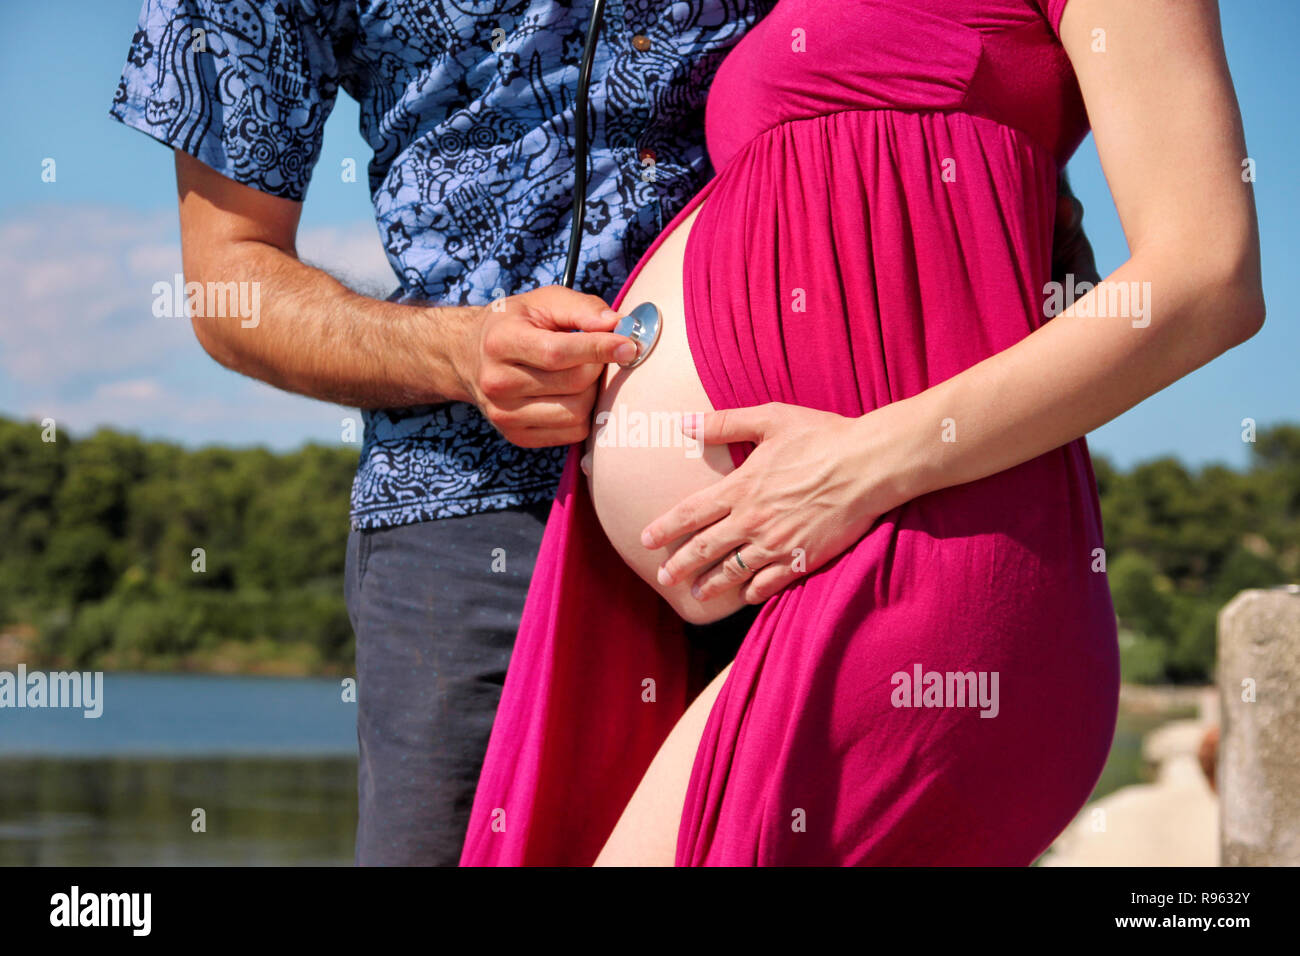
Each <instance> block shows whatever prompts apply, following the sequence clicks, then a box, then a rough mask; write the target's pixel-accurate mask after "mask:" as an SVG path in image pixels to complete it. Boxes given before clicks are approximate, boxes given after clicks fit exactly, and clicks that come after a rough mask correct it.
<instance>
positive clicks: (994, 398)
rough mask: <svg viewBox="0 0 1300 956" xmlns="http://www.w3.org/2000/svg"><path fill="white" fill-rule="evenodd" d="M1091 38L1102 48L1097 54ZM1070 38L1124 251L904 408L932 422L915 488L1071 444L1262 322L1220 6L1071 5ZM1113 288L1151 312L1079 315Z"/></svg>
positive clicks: (1189, 2)
mask: <svg viewBox="0 0 1300 956" xmlns="http://www.w3.org/2000/svg"><path fill="white" fill-rule="evenodd" d="M1096 29H1101V30H1104V31H1105V37H1106V52H1092V43H1093V35H1092V34H1093V31H1094V30H1096ZM1061 38H1062V41H1063V42H1064V44H1065V48H1066V51H1067V52H1068V53H1069V55H1070V60H1071V62H1072V63H1073V64H1074V69H1075V73H1076V74H1077V75H1078V77H1079V85H1080V87H1081V88H1082V90H1083V94H1084V99H1085V102H1086V103H1087V106H1088V115H1089V117H1090V118H1091V120H1092V128H1093V136H1094V137H1095V139H1096V142H1097V152H1098V155H1099V156H1100V157H1101V163H1102V169H1103V171H1104V172H1105V173H1106V179H1107V182H1108V183H1109V184H1110V188H1111V193H1112V195H1113V196H1114V197H1115V206H1116V209H1117V210H1118V212H1119V217H1120V222H1121V224H1122V225H1123V227H1124V235H1125V237H1126V238H1127V239H1128V244H1129V250H1130V256H1129V259H1128V261H1127V262H1125V263H1124V264H1123V265H1122V266H1120V268H1119V269H1117V270H1116V271H1115V272H1114V273H1112V274H1111V275H1110V276H1108V277H1107V279H1106V280H1105V284H1103V285H1102V286H1099V287H1098V288H1097V289H1095V290H1093V291H1092V292H1090V293H1089V294H1088V295H1087V296H1084V297H1083V298H1082V299H1080V300H1079V301H1078V302H1076V303H1075V305H1074V306H1072V307H1071V308H1069V309H1067V310H1066V311H1064V312H1063V313H1062V314H1061V315H1059V316H1058V317H1056V318H1055V319H1053V320H1052V321H1051V322H1048V323H1047V324H1046V325H1044V326H1043V327H1042V328H1041V329H1039V330H1038V331H1036V332H1035V333H1034V334H1033V335H1030V336H1028V337H1026V338H1025V339H1024V340H1023V341H1021V342H1019V343H1017V344H1016V345H1015V346H1013V347H1011V348H1009V349H1007V350H1006V351H1004V352H1001V353H999V354H997V355H994V356H992V357H991V358H989V359H987V360H985V361H984V362H981V363H980V364H979V365H976V366H974V367H972V368H970V369H968V370H967V371H965V372H963V373H962V374H960V375H956V376H954V377H953V378H951V379H949V380H948V381H946V382H943V383H941V384H940V385H937V386H935V387H934V388H931V389H928V390H927V391H925V392H923V393H921V394H920V395H917V396H915V397H914V398H912V399H909V400H908V401H909V402H910V403H911V404H913V405H914V408H912V409H911V410H910V414H911V415H913V416H915V418H916V420H918V421H926V420H932V421H933V422H934V423H935V425H934V427H933V428H932V429H931V431H932V433H933V434H932V435H930V436H920V435H918V436H915V438H916V439H918V440H914V441H913V442H912V443H911V446H912V448H911V450H912V455H910V456H909V458H911V459H912V460H913V461H914V463H915V464H916V465H917V466H918V467H917V469H916V473H915V475H914V478H915V480H916V481H917V482H918V483H917V485H916V486H915V488H916V490H917V492H918V493H924V492H926V491H931V490H934V489H937V488H944V487H947V486H949V485H956V484H961V483H963V482H967V481H972V480H974V479H976V478H982V477H984V476H985V475H990V474H993V473H995V472H998V471H1001V470H1003V469H1004V468H1009V467H1011V466H1013V465H1016V464H1019V463H1020V462H1023V461H1027V460H1028V459H1030V458H1033V457H1035V456H1037V455H1040V454H1042V453H1043V452H1046V451H1049V450H1050V449H1052V448H1056V447H1058V446H1060V445H1063V444H1065V443H1066V442H1069V441H1072V440H1074V439H1075V438H1078V437H1079V436H1080V435H1083V434H1086V433H1087V432H1089V431H1091V430H1093V429H1094V428H1097V427H1098V426H1100V425H1102V424H1104V423H1106V422H1108V421H1110V420H1111V419H1113V418H1115V417H1116V416H1117V415H1119V414H1120V413H1121V412H1124V411H1126V410H1127V409H1129V408H1131V407H1133V406H1134V405H1136V404H1137V403H1138V402H1140V401H1142V400H1143V399H1145V398H1148V397H1149V396H1151V395H1153V394H1155V393H1156V392H1158V391H1160V390H1161V389H1162V388H1164V387H1166V386H1167V385H1170V384H1171V383H1173V382H1175V381H1177V380H1178V379H1180V378H1182V377H1183V376H1184V375H1186V374H1188V373H1189V372H1191V371H1193V370H1194V369H1197V368H1199V367H1200V366H1202V365H1204V364H1205V363H1206V362H1208V361H1210V360H1211V359H1213V358H1215V357H1216V356H1218V355H1220V354H1221V353H1223V352H1225V351H1227V350H1228V349H1230V348H1232V347H1233V346H1234V345H1239V344H1240V343H1242V342H1244V341H1245V340H1246V339H1248V338H1250V337H1251V336H1252V335H1254V334H1255V333H1256V332H1257V331H1258V330H1259V328H1260V325H1261V324H1262V323H1263V321H1264V297H1263V289H1262V286H1261V282H1260V265H1259V235H1258V228H1257V224H1256V220H1255V204H1254V197H1253V194H1252V186H1251V185H1250V184H1249V183H1248V182H1244V181H1243V176H1242V163H1243V162H1244V161H1245V159H1246V156H1247V154H1246V144H1245V140H1244V138H1243V136H1242V129H1241V116H1240V113H1239V112H1238V109H1237V102H1236V98H1235V96H1234V94H1233V89H1232V80H1231V78H1230V77H1229V75H1228V64H1227V61H1226V59H1225V57H1224V52H1223V42H1222V39H1221V36H1220V32H1219V19H1218V11H1217V8H1216V5H1215V3H1213V2H1212V0H1143V2H1142V3H1132V2H1130V0H1073V2H1071V3H1070V4H1069V6H1067V7H1066V10H1065V15H1064V17H1063V18H1062V21H1061ZM1115 283H1128V284H1129V287H1130V290H1132V289H1138V290H1143V289H1147V288H1149V289H1150V295H1149V300H1150V301H1148V302H1144V303H1143V306H1144V307H1145V315H1140V316H1136V317H1135V314H1134V313H1136V311H1137V310H1134V309H1132V308H1130V310H1129V312H1130V314H1128V315H1121V316H1116V317H1110V318H1088V317H1086V316H1088V315H1089V314H1101V313H1102V312H1103V311H1108V309H1107V310H1103V309H1100V308H1098V305H1099V303H1098V302H1097V301H1096V300H1098V299H1100V298H1107V301H1108V303H1109V298H1108V297H1109V294H1110V292H1111V289H1110V288H1108V286H1111V287H1113V288H1117V287H1114V286H1113V284H1115ZM1090 300H1091V301H1090ZM1080 313H1082V314H1080ZM944 418H952V419H953V420H954V421H955V422H956V433H957V437H958V440H957V441H956V442H941V441H939V440H938V435H939V428H938V422H939V421H940V420H941V419H944ZM927 437H928V438H929V439H930V440H926V439H927Z"/></svg>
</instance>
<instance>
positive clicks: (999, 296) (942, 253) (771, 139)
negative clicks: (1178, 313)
mask: <svg viewBox="0 0 1300 956" xmlns="http://www.w3.org/2000/svg"><path fill="white" fill-rule="evenodd" d="M1064 5H1065V4H1064V2H1063V0H890V2H885V0H856V2H842V3H825V2H818V0H781V2H780V3H778V4H777V6H776V7H775V9H774V10H773V11H772V13H771V14H769V15H768V17H767V18H766V19H765V20H764V21H763V22H762V23H760V24H759V25H758V27H756V28H755V29H754V30H753V31H752V32H751V33H750V34H749V35H748V36H747V37H746V38H745V39H744V40H743V41H741V43H740V44H739V45H738V46H737V47H736V48H735V49H734V50H733V51H732V53H731V54H730V55H729V56H728V58H727V59H726V60H725V61H724V63H723V64H722V67H721V68H720V70H719V72H718V74H717V77H716V79H715V81H714V84H713V87H712V90H711V92H710V95H709V102H708V109H707V127H706V128H707V135H708V141H709V150H710V155H711V158H712V160H713V163H714V165H715V167H716V168H717V169H718V170H719V173H718V175H717V176H716V177H715V178H714V179H713V180H712V181H711V182H710V184H709V186H708V187H707V188H706V189H705V190H704V192H703V193H701V195H700V196H698V197H696V199H695V200H694V201H693V202H692V204H691V206H690V207H688V209H687V210H685V211H683V213H681V215H679V217H678V220H680V219H681V218H683V217H684V216H686V215H688V214H689V212H690V211H691V209H693V208H694V207H695V206H697V205H700V204H701V203H702V204H703V208H702V210H701V212H700V215H699V217H698V219H697V220H696V222H695V224H694V227H693V228H692V231H691V234H690V237H689V240H688V243H687V248H686V261H685V265H684V271H683V281H684V283H685V293H686V307H687V315H686V321H687V330H688V335H689V339H690V345H691V352H692V355H693V356H694V359H695V362H696V367H697V370H698V372H699V374H700V377H701V380H702V381H703V383H704V386H705V389H706V390H707V392H708V394H709V397H710V399H711V400H712V402H713V405H714V407H716V408H735V407H743V406H750V405H757V404H761V403H764V402H770V401H777V402H788V403H792V404H799V405H804V406H808V407H813V408H819V409H824V410H828V411H833V412H837V413H839V414H843V415H854V416H857V415H863V414H866V413H867V412H870V411H871V410H872V409H875V408H879V407H881V406H883V405H886V404H889V403H891V402H895V401H899V400H901V399H904V398H907V397H909V396H911V395H915V394H917V393H919V392H922V391H924V390H926V389H927V388H929V387H931V386H933V385H935V384H938V383H939V382H942V381H944V380H945V379H947V378H950V377H952V376H953V375H956V374H958V373H959V372H961V371H963V370H965V369H966V368H969V367H970V366H972V365H975V364H977V363H978V362H980V361H982V360H983V359H985V358H987V357H989V356H991V355H993V354H995V353H997V352H1000V351H1002V350H1004V349H1006V348H1008V347H1009V346H1011V345H1013V344H1015V343H1016V342H1017V341H1019V340H1021V339H1023V338H1024V337H1025V336H1027V335H1029V334H1030V333H1031V332H1033V331H1034V329H1036V328H1037V327H1038V326H1040V325H1041V324H1042V323H1043V322H1045V321H1047V319H1046V318H1045V316H1044V287H1045V284H1046V283H1047V282H1048V281H1049V280H1050V278H1051V276H1050V266H1051V237H1052V229H1053V220H1054V214H1055V206H1056V203H1055V200H1056V181H1057V174H1058V169H1059V168H1060V166H1061V165H1062V164H1063V163H1064V162H1065V161H1066V159H1068V158H1069V156H1070V154H1071V153H1072V152H1073V151H1074V149H1075V148H1076V147H1077V145H1078V143H1079V142H1080V141H1081V139H1082V137H1083V136H1084V134H1085V132H1086V128H1087V120H1086V116H1085V114H1084V111H1083V106H1082V102H1081V99H1080V96H1079V92H1078V87H1077V85H1076V82H1075V80H1074V76H1073V73H1072V72H1071V70H1070V67H1069V61H1068V59H1067V58H1066V56H1065V53H1064V51H1063V49H1062V48H1061V46H1060V42H1059V40H1058V38H1057V35H1056V31H1057V29H1059V22H1060V17H1061V15H1062V11H1063V9H1064ZM671 229H672V226H670V227H669V229H668V230H666V232H665V235H666V234H667V233H668V232H670V231H671ZM657 245H658V244H657V243H656V246H657ZM653 252H654V249H651V250H650V252H648V253H647V258H648V257H649V256H650V255H653ZM643 261H645V260H644V259H643ZM977 411H978V410H977V409H962V408H954V409H952V411H951V417H950V419H947V420H945V421H942V422H939V421H936V422H934V423H926V427H931V425H932V427H933V429H934V436H935V440H936V441H941V440H956V441H961V440H962V438H963V435H964V434H967V433H970V432H973V431H974V430H975V429H977V428H978V427H979V423H978V421H977V420H975V419H974V417H973V416H974V415H975V414H976V413H977ZM744 453H745V450H744V449H740V448H733V454H734V456H735V457H736V459H737V461H738V462H739V461H741V460H743V456H744ZM577 459H578V453H577V451H576V450H575V451H574V452H573V453H571V454H570V457H569V462H568V466H567V468H566V469H565V473H564V477H563V479H562V482H561V486H560V490H559V493H558V495H557V498H556V502H555V504H554V506H553V509H552V513H551V517H550V522H549V524H548V526H547V529H546V533H545V536H544V539H543V542H542V548H541V552H540V554H539V557H538V562H537V571H536V575H535V577H534V580H533V582H532V586H531V588H530V591H529V595H528V602H527V606H526V608H525V611H524V616H523V621H522V624H521V626H520V631H519V637H518V641H517V644H516V648H515V652H514V657H513V659H512V661H511V664H510V671H509V674H508V676H507V680H506V685H505V689H504V693H503V697H502V702H501V707H500V710H499V712H498V717H497V721H496V724H495V726H494V728H493V732H492V739H491V744H490V746H489V750H488V755H487V760H486V763H485V766H484V770H483V775H482V778H481V779H480V782H479V788H478V793H477V796H476V799H475V804H474V811H473V815H472V818H471V821H470V827H469V832H468V834H467V839H466V845H465V851H464V855H463V857H462V864H465V865H532V864H541V865H588V864H590V863H591V862H592V861H593V860H594V859H595V857H596V854H597V853H598V852H599V850H600V848H601V846H602V845H603V844H604V841H605V839H606V838H607V836H608V835H609V832H610V831H611V830H612V828H613V826H614V824H615V823H616V822H617V820H618V817H619V815H620V814H621V812H622V810H623V807H624V806H625V805H626V803H627V801H628V799H629V798H630V797H631V794H632V792H633V790H634V789H635V787H636V785H637V783H638V782H639V780H640V778H641V776H642V774H643V773H644V771H645V769H646V767H647V766H648V765H649V763H650V760H651V759H652V758H653V756H654V754H655V752H656V751H657V749H658V747H659V745H660V743H661V742H662V740H663V739H664V737H666V736H667V734H668V732H669V730H671V728H672V726H673V725H674V724H675V723H676V721H677V719H678V718H679V717H680V716H681V714H682V713H683V712H684V710H685V708H686V706H687V705H688V704H689V702H690V700H691V699H692V698H693V697H694V696H695V695H696V694H698V693H699V691H700V690H702V689H703V683H704V674H703V673H702V672H701V670H700V667H699V662H698V661H697V660H696V659H695V657H694V655H695V653H696V652H695V651H693V649H692V647H691V645H690V644H689V643H688V642H687V641H686V639H685V636H684V633H683V629H682V625H681V624H680V622H679V621H678V619H677V618H676V615H675V614H674V613H673V611H672V610H671V608H670V607H669V606H668V605H667V604H666V603H665V602H663V601H662V600H661V599H660V598H659V597H658V595H657V594H656V593H655V592H654V591H653V589H651V588H650V587H649V586H647V585H645V584H644V583H643V582H642V581H641V580H640V579H639V578H638V577H636V575H635V574H633V572H632V571H630V570H629V569H628V568H627V567H626V566H625V565H624V564H623V563H622V562H621V560H620V559H619V557H618V555H617V553H616V552H615V551H614V550H613V548H612V547H611V546H610V545H609V543H608V542H607V541H606V540H605V538H604V535H603V533H602V531H601V528H600V525H599V523H598V521H597V519H596V516H595V513H594V511H593V509H592V505H591V500H590V496H589V495H588V494H587V489H586V483H585V480H584V479H583V476H582V474H581V472H580V471H579V469H578V464H577ZM1102 547H1103V544H1102V529H1101V518H1100V510H1099V504H1098V499H1097V491H1096V486H1095V481H1094V477H1093V473H1092V467H1091V464H1090V461H1089V458H1088V451H1087V446H1086V443H1085V441H1084V440H1083V439H1080V440H1078V441H1075V442H1071V443H1070V444H1068V445H1065V446H1063V447H1061V448H1058V449H1055V450H1053V451H1051V452H1048V453H1047V454H1044V455H1042V456H1040V457H1038V458H1035V459H1033V460H1031V461H1028V462H1025V463H1024V464H1021V465H1019V466H1016V467H1014V468H1011V469H1008V470H1006V471H1003V472H1001V473H999V474H996V475H992V476H989V477H987V478H984V479H981V480H979V481H975V482H971V483H968V484H965V485H960V486H956V487H952V488H947V489H944V490H942V491H938V492H934V493H932V494H928V495H925V496H923V497H921V498H917V499H915V500H913V501H910V502H908V503H906V504H904V505H903V506H901V507H899V508H897V509H895V510H894V511H891V512H889V513H888V514H886V515H884V516H882V517H881V518H880V519H879V520H878V521H877V522H876V523H875V524H874V525H873V526H872V528H871V530H870V531H869V533H868V534H867V535H866V536H865V537H864V538H863V539H862V540H861V541H860V542H859V543H858V544H857V545H856V546H855V547H854V548H853V549H851V550H850V551H848V552H847V553H845V554H843V555H841V556H840V557H839V558H838V559H836V560H835V561H833V562H831V563H830V564H829V565H827V566H826V567H824V568H822V569H820V570H819V571H817V572H816V573H814V574H811V575H808V576H807V577H805V578H804V579H802V580H801V581H799V582H798V583H797V584H795V585H794V586H792V587H790V588H788V589H787V590H786V591H784V592H782V593H781V594H779V595H777V596H776V597H774V598H772V599H771V600H769V601H768V602H767V604H766V605H765V606H764V607H763V609H762V611H761V613H760V614H759V615H758V617H757V619H756V620H755V622H754V624H753V626H752V627H751V628H750V630H749V633H748V634H747V635H746V637H745V640H744V642H743V644H742V646H741V648H740V651H739V652H738V654H737V656H736V660H735V664H734V666H733V667H732V671H731V674H730V675H729V677H728V679H727V681H726V683H725V684H724V686H723V688H722V691H721V693H720V695H719V697H718V700H717V702H716V704H715V705H714V707H713V709H712V712H711V714H710V716H709V720H708V723H707V726H706V729H705V732H704V736H703V739H702V740H701V743H700V747H699V750H698V752H697V755H696V759H695V764H694V768H693V771H692V775H691V782H690V786H689V790H688V793H687V797H686V804H685V807H684V809H683V813H682V819H681V826H680V830H679V835H678V847H677V863H678V864H679V865H753V864H762V865H783V864H795V865H800V864H823V865H825V864H835V865H851V864H882V865H910V864H931V865H952V864H959V865H961V864H988V865H1026V864H1028V863H1030V862H1032V861H1033V859H1034V858H1035V857H1036V856H1038V855H1039V854H1040V853H1041V852H1042V851H1043V850H1044V849H1045V848H1046V847H1047V846H1048V845H1049V844H1050V842H1051V841H1052V840H1053V839H1054V838H1055V836H1056V835H1057V834H1058V833H1059V832H1060V831H1061V830H1062V829H1063V828H1064V826H1065V825H1066V824H1067V823H1068V822H1069V821H1070V819H1071V818H1072V817H1073V816H1074V814H1075V813H1077V811H1078V810H1079V808H1080V807H1081V806H1082V805H1083V803H1084V802H1085V801H1086V799H1087V797H1088V795H1089V794H1090V792H1091V790H1092V788H1093V786H1094V785H1095V783H1096V781H1097V778H1098V776H1099V774H1100V772H1101V768H1102V765H1103V763H1104V761H1105V759H1106V755H1107V752H1108V750H1109V747H1110V742H1111V738H1112V736H1113V733H1114V726H1115V716H1116V709H1117V701H1118V687H1119V666H1118V649H1117V645H1116V628H1115V618H1114V612H1113V609H1112V606H1111V601H1110V594H1109V589H1108V586H1107V582H1106V575H1105V573H1104V552H1103V551H1102ZM650 682H653V683H652V684H651V683H650ZM650 686H653V689H654V693H653V699H652V700H651V699H647V698H649V697H650V696H651V695H650V694H649V692H648V691H647V690H646V688H647V687H650Z"/></svg>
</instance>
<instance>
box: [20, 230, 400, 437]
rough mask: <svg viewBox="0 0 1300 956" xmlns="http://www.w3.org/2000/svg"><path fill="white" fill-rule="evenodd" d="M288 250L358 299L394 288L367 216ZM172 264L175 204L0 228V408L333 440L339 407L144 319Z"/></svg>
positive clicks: (209, 433) (70, 423)
mask: <svg viewBox="0 0 1300 956" xmlns="http://www.w3.org/2000/svg"><path fill="white" fill-rule="evenodd" d="M299 253H300V255H301V256H302V257H303V258H304V259H305V260H307V261H310V262H312V263H313V264H315V265H319V266H320V267H321V268H324V269H325V270H326V271H329V272H331V273H332V274H335V275H338V276H339V277H340V278H343V279H344V280H345V281H347V282H349V284H351V285H353V287H354V288H358V289H360V290H361V291H365V292H367V293H368V294H372V295H378V296H384V295H387V294H388V292H389V291H391V289H392V288H394V287H395V286H396V280H395V278H394V277H393V274H392V270H391V269H390V268H389V266H388V263H387V260H386V259H385V258H384V254H383V249H382V247H381V246H380V243H379V237H378V234H377V232H376V230H375V226H374V224H373V223H370V222H362V223H359V224H357V225H356V226H352V227H346V228H345V227H326V228H317V229H309V230H304V231H303V233H302V234H300V236H299ZM180 271H181V254H180V242H179V233H178V227H177V223H176V214H175V213H174V212H170V211H169V212H165V213H164V212H159V213H153V214H140V213H137V212H133V211H131V210H129V209H126V208H124V207H114V206H108V205H77V206H45V207H39V208H35V209H29V210H26V211H23V212H22V213H20V214H18V215H16V216H13V217H11V218H10V219H9V220H8V221H6V222H3V223H0V288H3V289H4V290H5V293H6V294H5V295H4V297H3V305H2V306H0V309H3V312H0V399H2V400H3V401H4V407H3V408H0V412H3V413H4V414H7V415H10V416H16V417H22V418H41V417H45V416H47V415H49V416H52V417H54V418H55V419H56V420H57V421H59V422H60V424H62V425H64V426H65V427H67V428H71V429H72V430H74V431H84V430H87V429H90V428H93V427H95V426H98V425H112V426H114V427H116V428H120V429H124V430H136V431H142V432H145V433H148V434H153V435H163V436H170V437H176V438H180V439H183V440H186V441H188V442H201V441H209V440H215V441H267V442H270V443H272V444H295V443H296V441H297V440H300V439H301V438H305V437H316V438H322V437H324V438H325V440H329V436H331V435H333V436H335V437H337V434H338V421H339V419H340V418H341V417H343V416H344V415H345V414H347V412H345V411H344V410H343V409H340V408H338V407H337V406H332V405H327V404H324V403H321V402H314V401H312V400H310V399H305V398H302V397H300V396H294V395H288V394H286V393H283V392H279V391H277V390H275V389H272V388H270V387H269V386H265V385H262V384H261V383H258V382H254V381H252V380H249V379H245V378H242V377H241V376H238V375H236V374H235V373H233V372H229V371H226V370H224V369H221V368H220V367H219V366H217V365H216V364H215V363H214V362H213V361H212V360H211V359H210V358H208V356H207V355H206V354H205V353H204V352H203V350H202V348H201V347H200V346H199V344H198V342H197V341H196V339H195V338H194V334H193V331H192V330H191V328H190V324H189V322H188V321H186V320H185V319H183V318H157V317H155V316H154V315H153V308H152V306H153V302H154V298H155V294H154V292H153V286H154V284H155V283H157V282H168V283H170V282H172V281H173V279H174V277H175V275H176V274H177V273H179V272H180ZM5 379H7V380H8V381H7V382H6V381H3V380H5ZM352 414H355V412H353V413H352ZM295 436H296V437H295Z"/></svg>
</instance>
